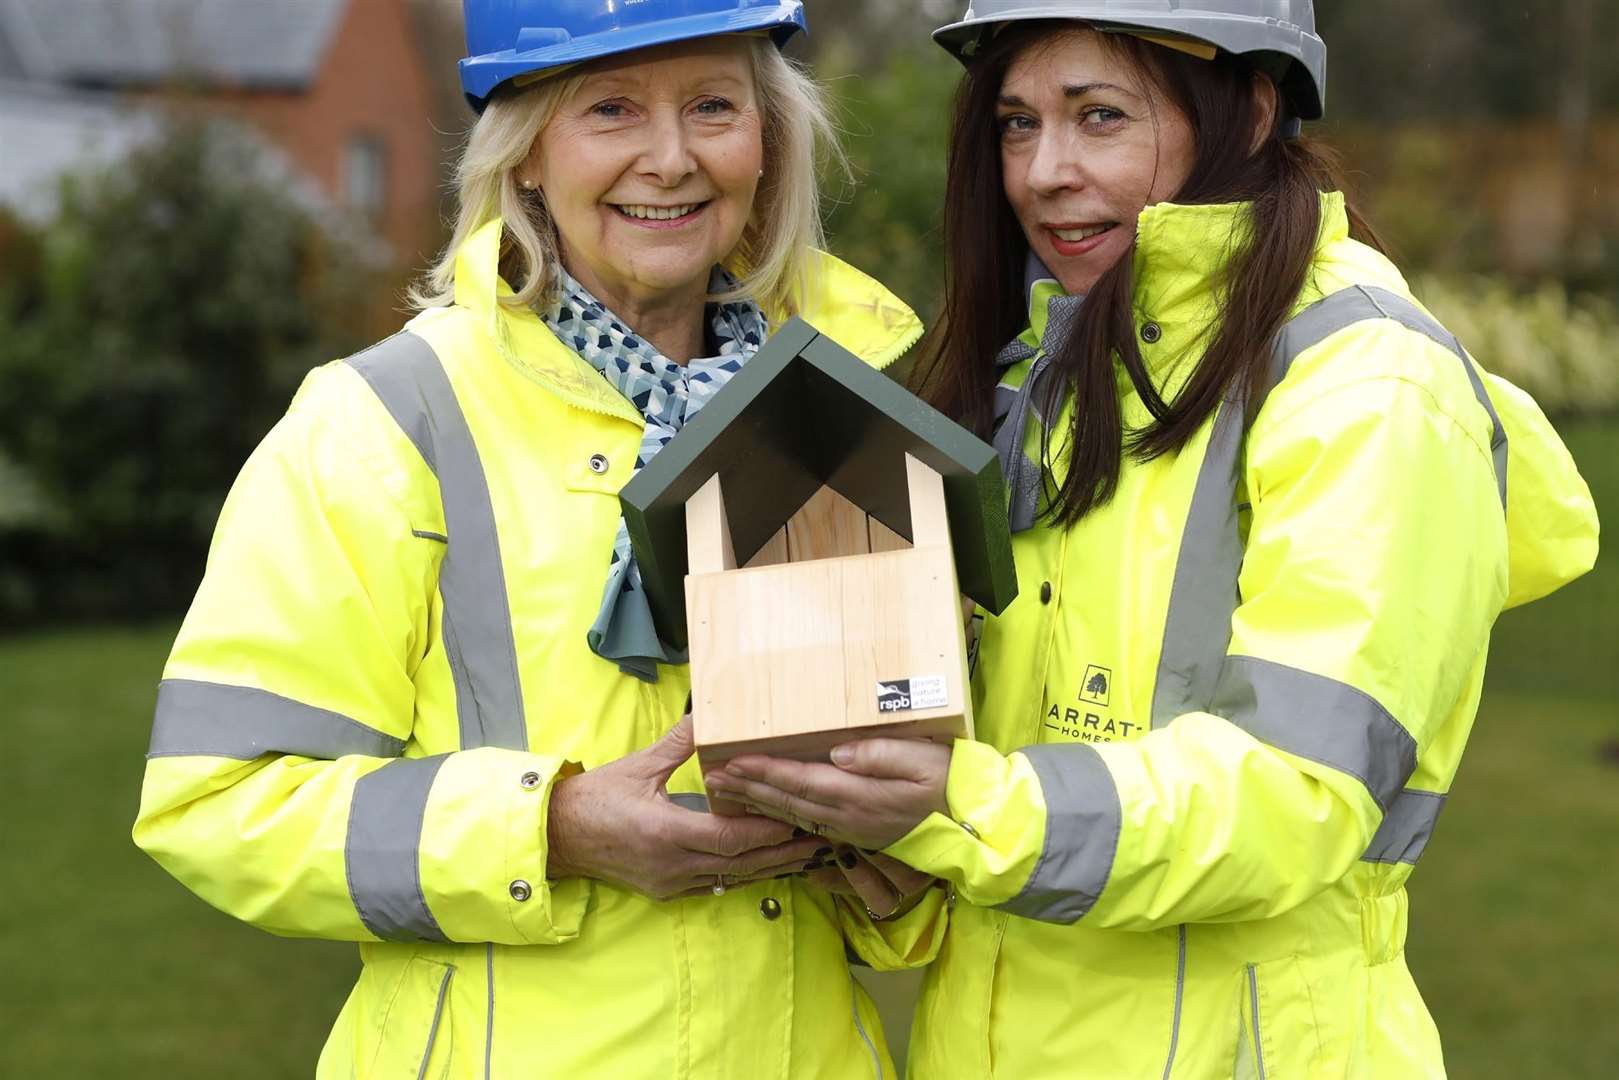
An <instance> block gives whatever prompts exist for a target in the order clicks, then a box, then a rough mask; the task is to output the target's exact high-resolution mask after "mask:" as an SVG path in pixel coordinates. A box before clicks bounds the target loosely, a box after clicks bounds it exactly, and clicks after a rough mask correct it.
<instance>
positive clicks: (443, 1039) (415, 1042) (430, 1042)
mask: <svg viewBox="0 0 1619 1080" xmlns="http://www.w3.org/2000/svg"><path fill="white" fill-rule="evenodd" d="M454 975H455V967H454V966H453V965H451V964H440V963H437V962H435V961H432V960H428V959H425V958H424V957H420V956H413V957H411V958H410V960H409V961H408V962H407V963H406V964H405V967H404V970H403V971H402V972H401V973H400V976H399V982H398V983H397V984H396V986H395V987H394V991H393V994H392V996H391V998H390V999H389V1000H388V1002H387V1004H386V1005H385V1007H384V1012H383V1015H382V1020H381V1024H380V1027H379V1029H378V1035H377V1045H376V1048H375V1050H374V1051H373V1053H372V1055H371V1067H370V1068H369V1069H367V1070H365V1071H363V1072H361V1073H360V1075H361V1076H364V1077H368V1078H370V1080H442V1078H443V1077H446V1076H448V1075H449V1071H450V1056H451V1054H452V1053H453V1051H454V1047H455V1028H454V1025H453V1024H452V1023H451V1022H450V1019H451V1012H452V1010H451V1008H450V983H451V980H452V978H453V976H454Z"/></svg>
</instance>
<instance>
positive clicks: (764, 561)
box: [747, 525, 791, 567]
mask: <svg viewBox="0 0 1619 1080" xmlns="http://www.w3.org/2000/svg"><path fill="white" fill-rule="evenodd" d="M790 561H791V556H790V555H789V554H788V552H787V526H785V525H783V526H782V527H781V529H780V530H778V531H777V533H776V535H775V536H772V537H771V538H770V539H769V541H767V542H766V543H765V546H764V547H762V548H760V549H759V550H758V552H757V553H756V554H755V555H754V556H753V558H751V559H749V560H748V563H747V565H748V566H749V567H754V566H780V565H781V564H782V563H784V562H790Z"/></svg>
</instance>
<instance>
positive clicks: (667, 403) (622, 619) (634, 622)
mask: <svg viewBox="0 0 1619 1080" xmlns="http://www.w3.org/2000/svg"><path fill="white" fill-rule="evenodd" d="M557 273H558V277H559V282H558V289H557V292H558V296H557V299H556V301H555V302H554V303H553V304H552V305H551V306H550V308H548V309H540V310H539V314H540V317H541V318H543V319H544V320H545V322H546V325H548V326H549V327H550V328H551V330H552V331H553V332H554V333H555V334H556V336H557V337H558V338H559V339H560V340H561V341H562V343H563V344H564V345H567V346H569V347H570V348H572V349H573V350H574V351H575V352H577V353H578V354H579V355H580V356H582V357H584V358H585V359H586V360H588V361H589V362H590V364H591V366H592V367H594V368H595V369H596V370H597V371H600V372H601V373H602V375H603V377H604V378H606V379H607V381H608V382H610V383H612V384H613V387H614V389H616V390H617V391H618V392H619V393H620V394H622V395H624V398H625V400H626V401H628V402H630V403H631V404H632V405H634V406H635V407H636V408H638V409H640V410H641V415H642V416H643V417H645V418H646V429H645V430H644V431H643V433H642V435H641V452H640V453H639V454H638V455H637V457H636V461H635V471H636V472H640V471H641V469H642V468H643V467H644V466H645V465H646V463H647V462H649V461H651V460H652V457H653V455H654V454H656V453H657V452H658V451H659V450H662V449H663V448H664V447H665V446H667V445H668V443H669V440H670V439H673V438H674V437H675V436H676V435H677V434H679V432H680V429H681V428H682V427H684V426H685V424H686V421H688V420H690V419H691V418H692V417H693V416H695V415H697V412H698V410H700V409H701V408H702V407H703V406H704V405H706V404H708V402H709V401H711V400H713V398H714V395H715V394H717V393H719V390H720V387H722V386H724V385H725V384H726V383H727V382H728V381H730V378H731V376H733V375H735V374H736V373H737V372H738V371H740V370H742V365H743V364H745V363H747V362H748V360H750V359H751V358H752V357H753V354H754V353H756V352H758V351H759V347H760V346H761V345H763V344H764V341H765V337H766V336H767V335H768V334H769V332H770V328H769V326H768V324H767V323H766V322H765V318H764V314H763V313H762V312H761V311H760V310H759V306H758V305H757V304H755V303H753V302H752V301H751V300H742V301H734V302H730V303H723V304H709V305H708V311H709V316H710V318H709V332H710V337H711V343H716V344H718V346H719V351H718V354H717V355H715V356H712V357H709V358H707V359H702V360H693V361H691V362H690V363H688V364H685V365H681V364H677V363H675V362H674V361H673V360H670V359H668V358H667V357H665V356H664V355H663V354H662V353H660V352H658V350H657V349H656V348H654V347H653V345H652V343H651V342H649V341H647V340H646V339H644V338H641V337H638V336H636V334H635V332H634V331H633V330H631V329H630V328H629V327H627V326H626V325H625V324H624V322H623V320H621V319H619V318H618V316H616V315H614V314H613V313H612V312H611V311H608V310H607V308H606V307H604V306H603V305H602V303H601V301H599V300H597V299H596V298H595V297H594V296H592V295H591V294H590V290H588V289H586V288H585V287H584V286H583V285H581V284H579V282H578V281H577V280H576V279H575V278H574V277H573V275H571V274H569V273H568V272H567V271H566V270H563V269H562V268H560V267H558V269H557ZM735 288H736V279H734V278H733V277H731V275H730V274H728V273H726V272H725V270H724V269H723V268H721V267H718V266H716V267H715V268H714V271H713V273H712V274H711V275H710V277H709V282H708V291H709V292H710V293H725V292H731V291H732V290H734V289H735ZM585 638H586V640H587V641H588V642H589V643H590V648H591V651H592V652H594V653H595V654H596V655H597V656H600V657H602V658H603V659H605V660H612V661H614V662H615V663H617V664H618V667H619V670H620V671H623V672H625V673H626V674H629V675H634V676H635V677H636V678H638V679H642V680H645V681H646V682H657V681H658V664H660V663H662V664H683V663H685V662H686V654H685V653H684V652H683V651H681V650H678V649H672V648H670V647H669V646H668V645H666V644H664V643H663V642H662V641H660V640H659V639H658V633H657V630H656V629H655V628H654V626H653V622H652V608H651V606H650V605H649V604H648V603H647V598H646V592H645V590H644V589H643V588H642V585H641V571H640V568H639V567H638V566H637V565H636V563H635V555H634V554H633V552H632V551H631V550H630V534H629V530H628V529H627V528H626V527H625V525H624V522H623V519H620V520H619V523H618V536H617V537H616V538H615V539H614V541H613V557H612V560H611V562H610V563H609V564H608V568H607V586H606V589H605V590H604V591H603V593H602V603H601V610H600V611H599V612H597V614H596V621H595V622H594V623H593V624H592V625H591V627H590V630H589V631H588V632H587V634H586V635H585Z"/></svg>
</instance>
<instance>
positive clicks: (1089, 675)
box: [1079, 664, 1113, 706]
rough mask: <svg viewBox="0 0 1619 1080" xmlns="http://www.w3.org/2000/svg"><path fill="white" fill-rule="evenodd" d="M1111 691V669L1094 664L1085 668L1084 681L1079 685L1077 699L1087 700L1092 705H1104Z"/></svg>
mask: <svg viewBox="0 0 1619 1080" xmlns="http://www.w3.org/2000/svg"><path fill="white" fill-rule="evenodd" d="M1112 692H1113V672H1112V671H1110V670H1108V669H1107V668H1105V667H1098V666H1097V665H1095V664H1092V665H1090V666H1089V667H1087V668H1086V669H1085V681H1084V682H1082V683H1080V686H1079V700H1081V701H1088V702H1090V703H1091V704H1092V705H1102V706H1106V705H1107V699H1108V695H1109V694H1111V693H1112Z"/></svg>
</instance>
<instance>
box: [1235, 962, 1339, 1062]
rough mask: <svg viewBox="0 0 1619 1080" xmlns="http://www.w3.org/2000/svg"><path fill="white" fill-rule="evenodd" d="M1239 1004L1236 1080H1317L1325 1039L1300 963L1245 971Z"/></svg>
mask: <svg viewBox="0 0 1619 1080" xmlns="http://www.w3.org/2000/svg"><path fill="white" fill-rule="evenodd" d="M1238 1000H1239V1002H1240V1006H1239V1010H1238V1012H1239V1015H1238V1017H1237V1053H1236V1062H1235V1065H1234V1066H1233V1068H1232V1075H1233V1077H1235V1078H1236V1080H1288V1078H1289V1077H1311V1076H1315V1075H1316V1067H1317V1065H1318V1064H1319V1063H1320V1061H1321V1033H1320V1030H1319V1028H1318V1027H1317V1025H1316V1019H1315V1006H1314V1003H1313V1002H1312V1001H1311V998H1310V987H1309V983H1308V982H1306V980H1305V978H1304V972H1303V971H1302V970H1301V968H1300V967H1299V962H1298V959H1297V958H1295V957H1291V956H1290V957H1287V958H1285V959H1282V960H1272V961H1268V962H1266V963H1263V964H1249V965H1247V966H1246V967H1245V968H1244V969H1243V972H1242V993H1241V994H1240V995H1239V996H1238Z"/></svg>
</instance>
